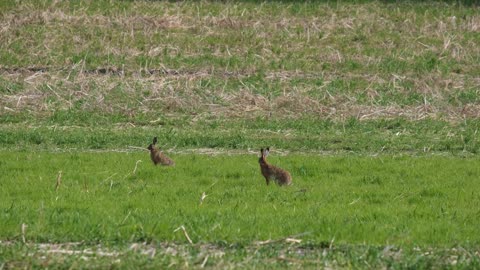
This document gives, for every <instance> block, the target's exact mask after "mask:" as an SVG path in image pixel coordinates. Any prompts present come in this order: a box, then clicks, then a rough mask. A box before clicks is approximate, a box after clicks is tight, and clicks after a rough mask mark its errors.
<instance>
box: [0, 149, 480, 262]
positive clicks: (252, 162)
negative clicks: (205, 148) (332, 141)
mask: <svg viewBox="0 0 480 270" xmlns="http://www.w3.org/2000/svg"><path fill="white" fill-rule="evenodd" d="M0 156H1V158H0V160H1V161H0V167H1V170H2V172H3V173H2V175H1V176H0V183H1V184H0V185H1V194H0V198H1V199H0V205H1V210H0V228H1V229H0V235H2V238H3V239H4V240H6V241H14V242H22V241H23V237H24V238H25V240H26V242H27V243H70V242H81V243H83V245H92V246H93V245H96V244H99V243H100V244H102V245H104V246H107V247H113V248H115V247H117V248H118V247H121V246H128V245H129V243H143V242H146V243H153V244H154V243H180V244H183V245H188V243H189V242H188V239H187V238H186V236H185V235H184V233H183V231H182V230H177V231H175V230H176V229H177V228H179V227H180V226H184V228H185V230H186V232H187V234H188V235H189V237H190V238H191V240H192V242H193V243H194V244H202V243H203V244H208V243H210V244H212V245H216V246H218V245H220V246H225V245H226V246H229V245H231V244H235V245H240V246H246V247H248V246H252V245H253V246H254V245H255V243H257V242H258V241H266V240H277V239H284V238H286V237H292V238H296V239H300V240H302V243H301V244H300V246H299V247H302V248H305V247H308V245H313V246H318V247H322V246H323V247H329V246H330V245H334V246H335V247H339V248H341V247H346V246H349V245H353V246H356V245H357V246H363V245H366V247H372V248H373V247H387V246H391V247H394V248H395V249H406V250H413V249H414V248H420V249H422V250H426V249H429V248H433V249H435V250H441V249H451V248H454V247H457V246H461V247H462V248H465V249H467V250H470V251H471V252H473V250H475V248H476V247H478V245H479V243H480V239H479V237H478V233H477V228H478V226H479V225H480V224H479V223H478V220H479V214H480V212H479V211H478V209H479V206H480V205H479V204H480V200H479V198H478V196H477V194H478V193H479V192H480V185H479V184H478V181H476V180H477V179H478V177H479V176H480V169H479V166H478V164H479V160H478V159H477V158H464V159H459V158H454V157H449V156H426V157H411V156H402V155H400V156H395V155H387V156H385V155H380V156H377V157H370V156H351V155H348V156H347V155H343V156H335V157H334V156H318V155H304V154H302V155H299V154H293V155H288V156H280V155H279V153H275V152H273V153H272V156H271V158H270V159H271V162H272V163H274V164H276V165H278V166H281V167H283V168H285V169H287V170H289V171H290V172H291V174H292V175H293V179H294V185H293V186H290V187H287V188H280V187H278V186H275V185H270V186H267V185H266V184H265V180H264V179H263V178H262V176H261V174H260V171H259V165H258V163H257V160H258V157H257V155H256V154H255V153H252V154H250V155H244V154H243V155H224V154H223V155H213V156H212V155H200V154H189V155H185V154H173V155H172V157H173V158H174V159H175V160H176V162H177V165H176V166H175V167H155V166H154V165H153V164H151V162H150V161H149V156H148V152H141V153H139V152H130V153H128V152H126V153H115V152H110V153H108V152H107V153H105V152H99V153H88V152H66V153H49V152H40V153H31V152H25V151H22V152H15V151H13V152H12V151H8V152H2V153H1V154H0ZM139 160H140V161H141V162H138V161H139ZM135 167H136V168H135ZM60 171H61V172H62V173H61V184H60V186H59V187H58V189H56V183H57V177H58V175H59V172H60ZM203 192H205V195H206V197H205V198H204V200H203V201H201V197H202V193H203ZM22 224H25V225H27V227H26V229H25V230H24V232H23V233H22V230H21V227H22ZM280 242H281V243H280V244H282V243H283V241H280ZM14 247H15V245H14ZM11 248H12V247H11ZM17 248H18V247H17ZM200 249H201V248H200ZM280 249H282V248H281V245H280ZM235 252H239V251H235ZM235 252H234V253H235ZM9 256H12V255H9ZM297 256H299V255H298V254H297V255H295V256H294V257H293V258H297ZM305 256H307V255H305ZM234 257H235V256H234ZM287 258H289V255H288V254H287ZM298 258H299V259H302V256H299V257H298ZM304 259H305V258H304ZM317 259H318V258H317ZM346 260H347V262H345V263H346V264H347V265H348V260H349V259H346ZM305 262H308V260H306V261H305ZM377 263H380V261H378V262H377ZM397 263H400V261H397ZM445 263H446V262H445ZM477 263H478V261H477ZM341 265H342V264H340V266H341Z"/></svg>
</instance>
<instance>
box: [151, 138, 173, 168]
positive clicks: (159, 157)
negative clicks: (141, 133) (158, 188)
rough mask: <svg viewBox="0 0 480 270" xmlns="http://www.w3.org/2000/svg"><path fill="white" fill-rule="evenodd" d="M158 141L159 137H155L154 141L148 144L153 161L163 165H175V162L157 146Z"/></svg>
mask: <svg viewBox="0 0 480 270" xmlns="http://www.w3.org/2000/svg"><path fill="white" fill-rule="evenodd" d="M156 143H157V137H155V138H153V143H152V144H150V145H149V146H148V148H147V149H148V150H150V158H151V159H152V161H153V164H155V165H157V164H160V165H163V166H173V165H175V162H174V161H173V160H171V159H170V158H169V157H167V156H166V155H165V154H164V153H163V152H162V151H160V149H158V148H157V147H155V144H156Z"/></svg>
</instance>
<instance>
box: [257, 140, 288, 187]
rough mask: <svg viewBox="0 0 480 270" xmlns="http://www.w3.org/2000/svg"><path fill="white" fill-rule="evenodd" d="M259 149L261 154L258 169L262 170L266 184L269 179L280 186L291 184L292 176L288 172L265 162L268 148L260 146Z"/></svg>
mask: <svg viewBox="0 0 480 270" xmlns="http://www.w3.org/2000/svg"><path fill="white" fill-rule="evenodd" d="M260 151H261V154H262V156H261V157H260V159H259V160H258V163H260V169H261V171H262V174H263V176H264V177H265V180H266V181H267V185H268V184H269V182H270V180H273V181H275V182H276V183H277V184H278V185H280V186H283V185H287V186H288V185H291V184H292V177H291V176H290V173H289V172H287V171H285V170H283V169H281V168H279V167H276V166H273V165H271V164H269V163H268V162H267V156H268V153H269V152H270V148H268V147H267V149H263V148H262V149H261V150H260Z"/></svg>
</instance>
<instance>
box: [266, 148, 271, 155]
mask: <svg viewBox="0 0 480 270" xmlns="http://www.w3.org/2000/svg"><path fill="white" fill-rule="evenodd" d="M268 153H270V147H267V149H265V156H268Z"/></svg>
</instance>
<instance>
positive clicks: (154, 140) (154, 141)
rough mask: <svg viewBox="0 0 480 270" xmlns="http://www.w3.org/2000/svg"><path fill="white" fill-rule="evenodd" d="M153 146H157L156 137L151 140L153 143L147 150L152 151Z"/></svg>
mask: <svg viewBox="0 0 480 270" xmlns="http://www.w3.org/2000/svg"><path fill="white" fill-rule="evenodd" d="M155 144H157V137H154V138H153V142H152V143H151V144H150V145H149V146H148V147H147V149H148V150H150V151H152V150H153V149H155Z"/></svg>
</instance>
